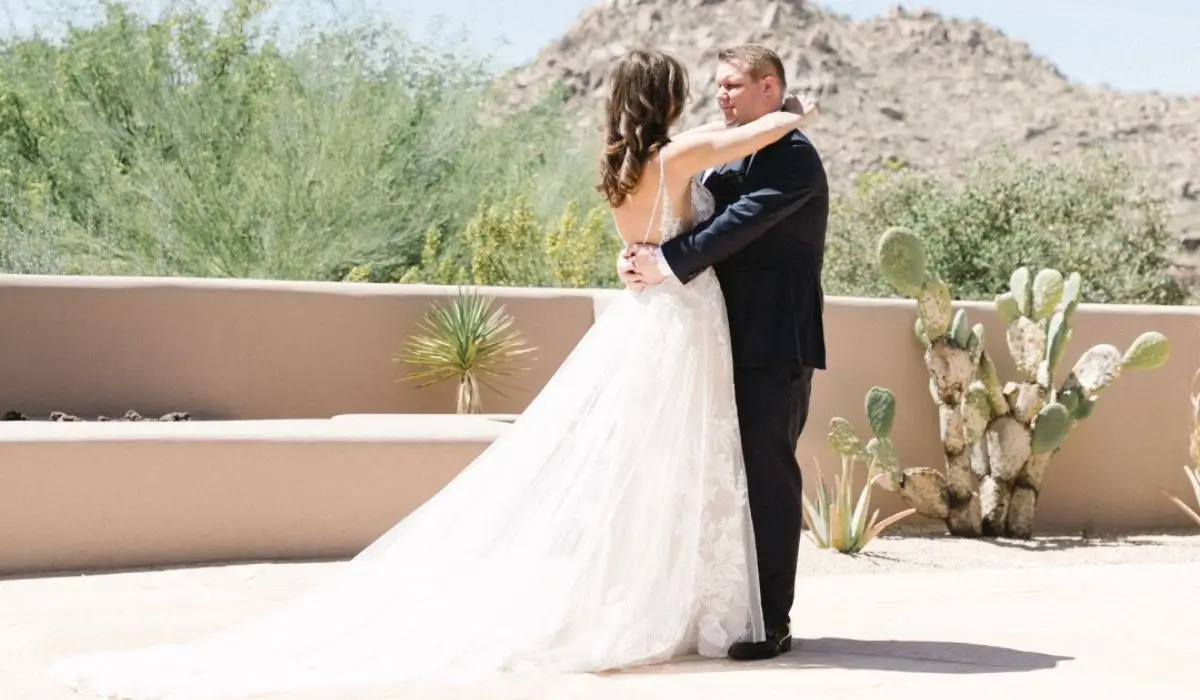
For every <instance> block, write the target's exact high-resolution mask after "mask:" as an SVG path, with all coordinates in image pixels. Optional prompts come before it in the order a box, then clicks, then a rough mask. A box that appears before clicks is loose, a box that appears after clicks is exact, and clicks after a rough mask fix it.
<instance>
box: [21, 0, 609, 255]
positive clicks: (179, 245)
mask: <svg viewBox="0 0 1200 700" xmlns="http://www.w3.org/2000/svg"><path fill="white" fill-rule="evenodd" d="M95 4H96V5H99V6H101V7H102V9H103V12H102V13H100V14H101V16H100V17H99V20H100V21H99V22H98V23H97V24H95V25H89V26H88V27H86V28H71V29H69V30H67V31H66V32H65V33H64V36H63V38H62V39H61V41H54V42H51V41H48V40H45V39H43V38H40V37H10V38H8V39H6V40H5V41H4V42H3V44H0V223H2V224H3V228H2V230H3V233H2V234H0V236H2V237H0V245H2V246H3V248H2V249H0V265H3V267H2V268H0V269H2V270H3V271H22V272H25V271H46V272H60V271H73V272H87V273H100V274H106V273H125V274H147V275H149V274H153V275H193V276H206V277H207V276H232V277H267V278H281V279H297V278H308V279H313V278H342V277H344V276H345V275H346V274H347V272H348V271H349V269H350V268H352V267H354V266H356V265H362V264H369V265H370V267H371V268H372V269H373V270H376V271H378V274H387V275H388V276H389V277H390V276H394V272H395V271H397V270H403V269H406V268H407V267H409V266H411V265H412V264H414V263H416V262H417V261H418V259H419V256H420V249H421V245H422V243H423V234H424V233H425V232H426V231H427V230H428V229H429V228H430V227H431V226H437V227H440V228H441V229H443V230H447V231H457V230H461V229H462V228H463V227H464V226H465V224H466V223H467V221H468V219H469V218H470V217H471V215H472V213H473V211H474V210H475V204H476V202H477V201H478V200H479V199H480V198H481V197H483V196H484V195H485V193H486V194H487V196H489V197H491V198H495V199H508V198H512V197H515V196H519V195H529V196H530V197H531V200H530V201H531V206H533V207H535V210H536V214H537V216H538V217H539V218H541V219H548V218H549V217H552V216H556V215H557V214H558V212H560V211H561V208H562V205H563V202H565V201H567V200H569V199H571V198H574V197H577V196H579V195H580V194H582V193H585V192H586V191H587V188H588V185H589V184H590V173H587V172H586V171H585V170H584V169H583V168H582V167H579V163H581V159H582V158H583V155H582V152H581V151H580V148H581V147H582V146H583V140H582V139H580V138H579V134H578V133H572V132H571V131H570V130H564V129H563V128H562V120H561V111H562V110H561V104H560V102H561V99H560V97H559V96H556V95H553V94H552V95H551V96H549V97H548V98H547V100H546V101H545V102H544V103H541V104H537V105H534V106H533V107H530V108H528V109H520V110H516V109H508V108H505V107H504V106H503V100H502V99H501V98H502V97H503V95H502V94H498V93H497V91H496V89H495V87H494V85H493V77H494V76H493V75H492V74H491V73H489V72H488V71H487V70H486V66H487V61H486V59H483V58H470V57H469V56H470V54H469V53H468V52H467V51H466V50H464V49H463V47H462V46H461V45H457V44H454V43H449V42H444V43H443V44H442V45H443V46H445V47H446V48H443V49H436V50H435V49H433V48H430V47H429V46H423V45H417V44H414V43H412V42H410V41H408V40H407V39H406V38H405V37H404V35H403V34H401V33H400V32H398V31H396V30H394V29H393V28H391V27H387V26H385V25H382V24H380V23H378V22H369V23H363V24H360V25H350V24H346V25H344V26H341V25H338V26H329V25H321V26H317V27H313V28H309V29H301V30H300V31H299V34H298V35H297V36H296V38H295V39H294V41H290V42H289V45H288V47H287V48H286V49H285V47H284V46H283V45H282V44H281V43H279V42H278V41H277V40H276V39H275V36H274V33H273V30H272V27H271V26H270V25H269V24H268V20H270V19H271V17H272V16H273V15H272V14H271V12H272V11H273V8H271V7H269V5H271V4H272V3H268V2H262V1H260V0H235V1H234V2H232V3H231V4H230V5H229V7H228V9H227V10H225V12H224V13H223V15H222V16H221V17H220V21H219V22H213V21H211V20H210V18H209V14H210V13H209V12H206V11H205V10H203V9H197V8H195V7H188V6H179V8H178V9H173V10H171V11H169V12H167V13H165V14H163V15H161V16H158V17H155V18H147V17H145V16H142V15H138V14H136V13H135V12H134V11H133V10H132V9H130V7H131V6H129V5H126V4H124V3H120V2H117V3H103V2H100V1H99V0H98V1H97V2H96V3H95ZM47 231H50V232H52V233H53V235H54V241H53V245H52V246H50V245H48V244H46V243H45V242H44V239H43V238H40V237H41V236H43V235H44V234H45V232H47Z"/></svg>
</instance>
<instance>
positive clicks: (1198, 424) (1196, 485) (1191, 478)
mask: <svg viewBox="0 0 1200 700" xmlns="http://www.w3.org/2000/svg"><path fill="white" fill-rule="evenodd" d="M1197 378H1200V373H1197V374H1196V376H1194V377H1192V385H1193V386H1195V384H1196V379H1197ZM1188 446H1189V448H1190V449H1189V450H1188V453H1189V454H1190V456H1191V458H1192V466H1188V465H1186V464H1185V465H1184V467H1183V473H1184V475H1185V476H1186V477H1187V480H1188V483H1190V484H1191V485H1192V493H1193V494H1195V496H1196V504H1197V505H1198V506H1200V393H1195V394H1192V434H1191V438H1190V441H1189V445H1188ZM1160 490H1161V491H1162V492H1163V494H1164V495H1165V496H1166V497H1167V498H1169V499H1170V500H1171V502H1172V503H1174V504H1175V505H1176V506H1178V507H1179V509H1180V510H1182V511H1183V512H1184V514H1185V515H1187V516H1188V517H1189V518H1191V519H1192V520H1194V521H1195V522H1196V524H1197V525H1200V512H1197V511H1195V510H1193V509H1192V507H1191V506H1189V505H1188V504H1186V503H1184V502H1183V499H1181V498H1179V497H1178V496H1175V495H1173V494H1171V493H1168V492H1167V491H1166V490H1164V489H1160Z"/></svg>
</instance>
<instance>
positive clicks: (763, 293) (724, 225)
mask: <svg viewBox="0 0 1200 700" xmlns="http://www.w3.org/2000/svg"><path fill="white" fill-rule="evenodd" d="M717 59H718V61H719V67H718V69H717V104H718V105H719V106H720V108H721V114H722V115H723V116H724V118H725V123H726V125H727V126H729V127H735V126H738V125H741V124H745V123H747V122H751V121H754V120H755V119H757V118H759V117H761V116H763V115H765V114H767V113H768V112H772V111H776V110H778V109H780V108H781V106H782V104H783V100H784V97H785V96H786V94H787V83H786V79H785V76H784V69H783V63H782V62H781V61H780V59H779V56H778V55H777V54H776V53H775V52H774V51H771V50H770V49H767V48H764V47H761V46H757V45H741V46H735V47H732V48H729V49H725V50H722V51H721V52H720V53H719V54H718V56H717ZM704 185H705V186H706V187H707V188H708V189H709V190H710V191H711V192H712V193H713V196H714V198H715V199H716V213H715V214H714V216H713V217H712V218H711V219H709V220H707V221H704V222H698V223H697V225H696V227H695V228H694V229H692V230H691V231H690V232H685V233H681V234H680V235H678V236H677V237H675V238H672V239H671V240H669V241H666V242H664V243H663V244H662V247H661V248H654V247H653V246H637V247H633V248H630V249H627V250H626V251H625V252H623V253H622V256H621V259H620V261H619V263H618V272H619V273H620V276H621V279H622V281H624V282H625V283H626V285H628V286H630V287H641V286H645V285H652V284H658V283H659V282H661V281H663V279H665V278H666V277H667V276H675V277H677V278H678V279H679V280H680V281H682V282H684V283H687V282H689V281H691V280H692V279H693V278H694V277H695V276H696V275H697V274H699V273H700V272H701V271H702V270H704V269H705V268H708V267H712V268H714V269H715V271H716V274H717V278H718V279H719V280H720V283H721V288H722V290H723V293H724V296H725V305H726V310H727V312H728V315H729V332H730V336H731V337H730V340H731V344H732V352H733V364H734V382H735V392H736V397H737V409H738V419H739V423H740V424H741V435H742V452H743V454H744V456H745V463H746V481H747V488H748V490H749V498H750V511H751V515H752V518H753V520H754V537H755V540H756V548H757V552H758V571H759V586H760V588H761V592H762V603H763V620H764V622H765V624H766V628H767V638H766V641H765V642H748V641H740V642H737V643H735V644H734V645H733V646H732V647H731V648H730V650H729V655H730V656H731V657H732V658H734V659H742V660H752V659H769V658H772V657H775V656H777V655H779V654H781V653H784V652H786V651H788V650H790V649H791V647H792V636H791V629H790V622H791V620H790V616H789V613H790V610H791V608H792V602H793V600H794V597H795V582H796V569H797V559H798V557H799V547H800V530H801V523H802V515H801V500H800V489H801V475H800V465H799V464H798V463H797V461H796V443H797V441H798V440H799V437H800V433H801V431H802V430H803V429H804V424H805V422H806V420H807V418H808V407H809V397H810V395H811V382H812V376H813V370H815V369H825V336H824V328H823V326H822V319H821V316H822V310H823V308H824V294H823V291H822V288H821V266H822V261H823V258H824V248H825V228H826V222H827V220H828V218H829V187H828V183H827V182H826V179H825V169H824V166H823V165H822V163H821V158H820V156H819V155H818V154H817V151H816V149H815V148H814V147H813V145H812V143H811V142H810V141H809V140H808V139H807V138H806V137H805V136H804V135H803V134H801V133H800V132H799V131H794V132H792V133H791V134H789V135H788V136H785V137H784V138H782V139H780V140H779V141H776V142H775V143H773V144H771V145H769V146H767V147H766V148H763V149H762V150H760V151H758V152H757V153H755V154H753V155H751V156H750V157H749V158H746V159H745V160H743V161H740V162H734V163H729V164H727V165H725V166H723V167H720V168H717V169H716V170H715V171H712V172H709V173H706V174H705V179H704Z"/></svg>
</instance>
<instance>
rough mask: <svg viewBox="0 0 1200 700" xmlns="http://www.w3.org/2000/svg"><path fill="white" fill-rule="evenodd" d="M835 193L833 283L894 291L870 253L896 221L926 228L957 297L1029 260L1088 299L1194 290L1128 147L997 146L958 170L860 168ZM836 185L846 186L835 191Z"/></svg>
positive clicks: (983, 293) (830, 256)
mask: <svg viewBox="0 0 1200 700" xmlns="http://www.w3.org/2000/svg"><path fill="white" fill-rule="evenodd" d="M856 184H857V186H856V187H855V188H853V189H852V190H850V191H848V192H846V191H839V192H836V193H834V194H833V195H832V201H831V206H832V209H831V211H830V218H829V226H830V232H829V237H828V245H827V248H826V252H825V267H824V278H825V281H826V283H825V290H826V292H828V293H831V294H841V295H851V296H888V295H889V294H890V292H891V290H890V289H889V288H888V285H887V283H886V282H885V281H884V280H883V279H881V278H880V276H879V274H878V271H877V270H875V269H874V267H873V266H871V265H863V264H862V261H863V260H864V259H865V258H869V257H871V256H872V255H874V251H875V247H876V245H877V244H878V242H879V232H880V231H883V230H885V229H887V228H888V227H890V226H897V225H899V226H905V227H906V228H908V229H910V230H912V231H920V232H921V235H922V237H923V238H924V239H925V241H926V251H927V254H928V258H927V261H926V262H927V263H928V265H929V269H930V271H931V274H932V275H936V276H937V277H939V278H940V279H942V280H943V281H945V282H946V283H947V284H949V285H950V286H951V288H953V289H954V292H955V296H956V298H959V299H979V300H989V301H990V300H991V298H992V297H993V296H994V295H995V293H996V291H997V290H1000V289H1002V288H1003V287H1004V286H1005V285H1006V284H1007V283H1008V274H1009V273H1010V272H1011V271H1012V270H1014V269H1016V268H1017V267H1020V266H1021V265H1023V264H1025V263H1026V262H1027V261H1029V260H1037V261H1038V262H1039V263H1040V264H1041V265H1042V266H1044V267H1052V268H1056V269H1059V270H1075V271H1078V272H1079V273H1080V275H1082V277H1083V283H1084V287H1083V297H1084V298H1086V299H1088V300H1089V301H1096V302H1112V303H1127V304H1186V303H1188V302H1189V300H1191V299H1193V298H1194V297H1193V296H1192V294H1193V292H1192V289H1191V287H1193V286H1194V285H1190V284H1185V283H1184V282H1182V281H1181V280H1180V279H1179V278H1177V277H1176V276H1174V275H1173V274H1172V264H1171V257H1172V256H1173V254H1174V253H1175V251H1178V250H1179V243H1178V241H1177V237H1176V236H1175V235H1174V234H1173V233H1172V231H1171V226H1170V219H1169V207H1168V206H1166V204H1165V203H1164V202H1163V201H1162V200H1161V199H1160V198H1158V197H1154V196H1150V195H1149V193H1148V192H1147V190H1146V187H1145V184H1144V182H1143V181H1142V178H1141V176H1140V175H1138V174H1137V173H1136V172H1134V171H1133V170H1132V169H1131V168H1130V167H1129V164H1128V163H1126V162H1124V161H1123V159H1122V158H1121V156H1119V155H1118V154H1116V153H1112V152H1107V153H1106V152H1103V151H1100V150H1089V152H1087V153H1085V154H1080V155H1079V156H1078V157H1071V158H1064V159H1055V160H1054V161H1053V162H1048V161H1046V160H1045V159H1038V158H1033V157H1030V156H1027V155H1021V154H1018V153H1016V152H1015V151H1013V150H1012V149H1010V148H1007V147H999V148H997V149H994V150H990V151H987V152H984V153H981V154H980V155H979V157H977V158H975V159H973V160H972V161H971V162H969V163H966V164H965V165H964V167H963V168H962V170H961V171H960V172H956V173H955V175H954V177H953V178H948V177H943V176H939V175H936V174H933V173H930V172H925V171H921V170H917V169H901V170H896V171H892V170H884V171H883V172H878V173H870V174H863V175H861V176H859V177H858V178H857V182H856ZM838 189H840V188H838Z"/></svg>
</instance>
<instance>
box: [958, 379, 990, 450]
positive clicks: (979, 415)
mask: <svg viewBox="0 0 1200 700" xmlns="http://www.w3.org/2000/svg"><path fill="white" fill-rule="evenodd" d="M991 419H992V406H991V403H990V401H989V400H988V390H987V387H986V386H984V384H983V382H981V381H974V382H971V387H970V388H969V389H967V396H966V399H964V400H963V402H962V427H963V440H964V441H966V443H967V444H968V445H974V444H975V442H976V441H978V440H979V438H981V437H983V433H984V431H986V430H987V426H988V422H989V421H990V420H991Z"/></svg>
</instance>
